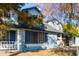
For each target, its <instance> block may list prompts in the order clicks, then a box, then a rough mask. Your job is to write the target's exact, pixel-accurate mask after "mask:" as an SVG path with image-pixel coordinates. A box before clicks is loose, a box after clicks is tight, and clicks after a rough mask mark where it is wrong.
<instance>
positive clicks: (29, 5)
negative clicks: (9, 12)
mask: <svg viewBox="0 0 79 59" xmlns="http://www.w3.org/2000/svg"><path fill="white" fill-rule="evenodd" d="M34 6H36V5H35V4H34V3H26V4H25V6H23V7H22V9H25V8H30V7H34Z"/></svg>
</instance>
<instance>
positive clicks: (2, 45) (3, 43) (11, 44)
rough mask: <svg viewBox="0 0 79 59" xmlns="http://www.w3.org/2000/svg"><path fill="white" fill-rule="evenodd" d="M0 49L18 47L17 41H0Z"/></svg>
mask: <svg viewBox="0 0 79 59" xmlns="http://www.w3.org/2000/svg"><path fill="white" fill-rule="evenodd" d="M0 49H16V42H15V41H0Z"/></svg>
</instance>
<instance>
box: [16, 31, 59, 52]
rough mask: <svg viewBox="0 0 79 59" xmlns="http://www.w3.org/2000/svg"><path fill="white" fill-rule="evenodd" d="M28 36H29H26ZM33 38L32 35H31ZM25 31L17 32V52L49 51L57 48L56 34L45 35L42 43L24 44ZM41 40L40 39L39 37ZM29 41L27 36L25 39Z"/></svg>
mask: <svg viewBox="0 0 79 59" xmlns="http://www.w3.org/2000/svg"><path fill="white" fill-rule="evenodd" d="M27 35H29V34H27ZM31 36H33V35H31ZM25 37H26V36H25V30H17V49H18V51H26V50H39V49H50V48H57V47H58V45H57V34H53V33H52V34H49V33H48V34H46V35H45V38H44V39H45V40H46V41H45V42H44V43H33V44H32V43H30V42H29V43H30V44H28V43H25ZM40 38H41V37H40ZM26 39H27V40H29V38H28V36H27V37H26Z"/></svg>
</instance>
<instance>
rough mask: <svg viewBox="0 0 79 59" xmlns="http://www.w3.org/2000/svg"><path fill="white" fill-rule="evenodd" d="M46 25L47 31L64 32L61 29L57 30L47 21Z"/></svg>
mask: <svg viewBox="0 0 79 59" xmlns="http://www.w3.org/2000/svg"><path fill="white" fill-rule="evenodd" d="M44 25H45V30H46V31H52V32H57V33H63V31H61V30H56V29H54V28H53V27H51V26H50V25H48V24H47V23H44Z"/></svg>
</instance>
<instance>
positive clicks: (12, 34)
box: [1, 30, 16, 41]
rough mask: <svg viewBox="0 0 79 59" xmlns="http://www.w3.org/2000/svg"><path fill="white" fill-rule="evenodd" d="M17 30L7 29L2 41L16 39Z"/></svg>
mask: <svg viewBox="0 0 79 59" xmlns="http://www.w3.org/2000/svg"><path fill="white" fill-rule="evenodd" d="M15 40H16V31H12V30H11V31H7V34H6V35H5V36H4V37H3V38H2V39H1V41H15Z"/></svg>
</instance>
